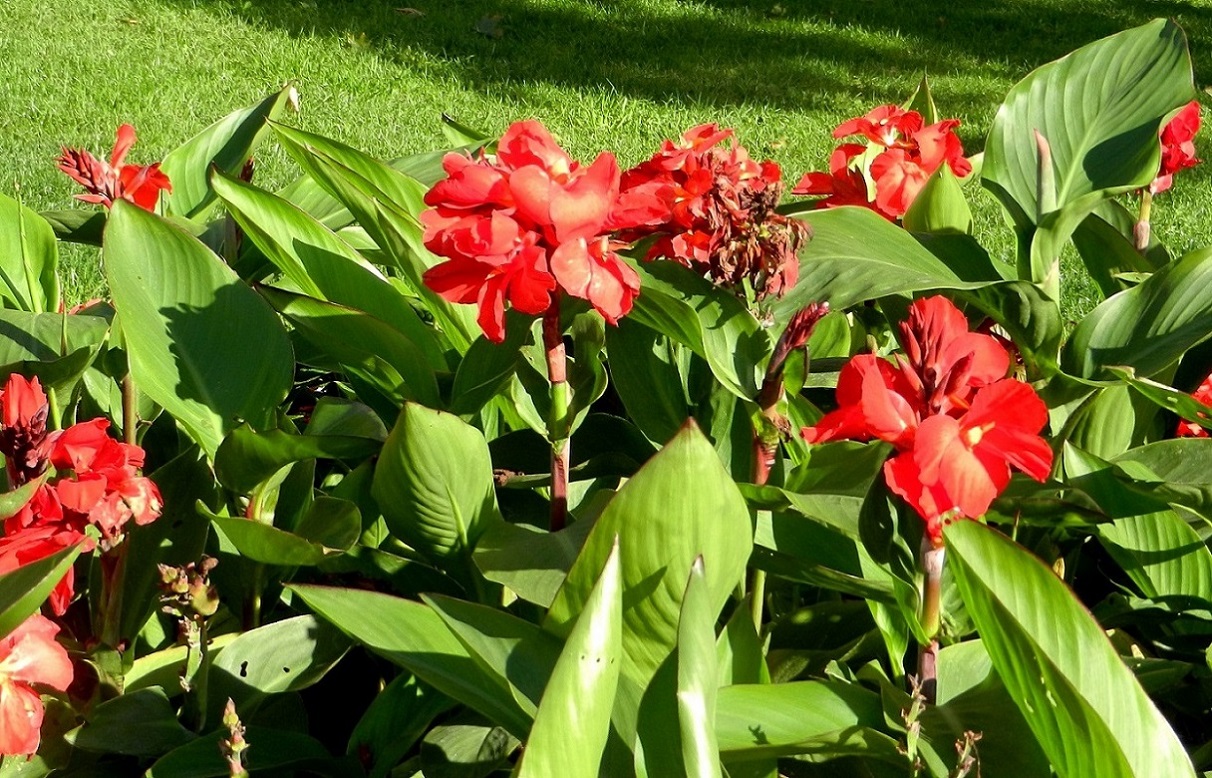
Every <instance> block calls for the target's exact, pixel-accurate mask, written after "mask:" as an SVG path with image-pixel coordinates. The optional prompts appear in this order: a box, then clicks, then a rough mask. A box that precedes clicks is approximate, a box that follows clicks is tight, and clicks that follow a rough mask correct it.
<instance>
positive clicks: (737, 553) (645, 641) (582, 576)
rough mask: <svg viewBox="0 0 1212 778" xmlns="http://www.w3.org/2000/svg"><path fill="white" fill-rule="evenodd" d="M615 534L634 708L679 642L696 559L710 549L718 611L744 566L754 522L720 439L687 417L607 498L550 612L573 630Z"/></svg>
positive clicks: (563, 630) (628, 694)
mask: <svg viewBox="0 0 1212 778" xmlns="http://www.w3.org/2000/svg"><path fill="white" fill-rule="evenodd" d="M691 486H692V487H693V488H691ZM616 536H617V537H618V545H619V556H620V564H621V572H622V580H623V638H622V639H623V654H624V659H623V667H622V673H623V678H624V679H625V681H626V685H624V682H620V696H621V697H622V700H623V705H624V708H625V709H630V710H634V708H635V706H636V705H638V702H639V696H640V694H641V693H642V690H643V689H644V687H645V686H647V684H648V681H649V680H650V679H651V678H652V676H653V674H654V673H655V672H656V670H657V668H658V667H660V666H661V664H662V663H663V662H664V661H665V659H666V657H668V656H669V654H670V653H671V652H672V651H673V648H674V645H675V644H676V642H677V625H678V620H679V616H680V613H681V602H682V597H683V594H684V592H685V586H686V581H687V579H688V578H689V575H690V568H691V565H693V564H694V560H695V559H696V558H697V557H699V556H702V557H703V565H704V569H705V571H706V589H707V596H706V598H707V601H708V603H709V605H708V609H709V610H712V611H713V612H716V613H718V612H719V610H720V609H721V608H722V607H723V605H724V602H725V601H726V600H727V599H728V597H729V595H730V593H731V592H732V591H733V590H734V588H735V587H736V585H737V584H738V582H739V581H740V579H741V576H742V575H743V574H744V570H745V565H746V563H747V562H748V560H749V553H750V550H751V549H752V547H753V525H752V523H751V520H750V518H749V511H748V509H747V508H746V506H745V502H744V500H743V499H742V497H741V495H740V492H739V491H738V490H737V488H736V485H735V484H734V483H733V482H732V479H731V478H729V477H728V474H727V472H726V471H725V470H724V468H723V465H722V464H721V463H720V460H719V457H718V456H716V453H715V451H714V449H713V448H712V447H711V444H710V443H709V442H708V441H707V439H706V438H704V437H703V434H702V433H701V432H699V430H698V428H697V427H696V426H695V425H694V424H693V423H687V425H686V426H685V427H684V428H683V429H682V431H681V432H679V433H678V434H677V436H675V437H674V438H673V440H671V441H670V442H669V443H668V445H666V446H665V448H663V449H662V450H661V451H660V452H659V453H658V454H657V455H656V456H654V457H653V458H652V459H650V460H649V461H648V463H647V464H645V465H644V466H643V467H642V468H641V469H640V470H639V472H637V473H636V474H635V475H634V476H633V477H632V478H631V479H630V480H629V481H628V482H627V483H626V484H624V485H623V487H622V489H620V490H619V492H618V494H617V495H615V497H614V498H613V499H612V500H611V501H610V503H609V504H608V505H607V506H606V510H605V511H603V513H602V515H601V516H600V517H599V518H598V520H597V523H596V524H595V525H594V528H593V531H592V532H591V533H590V535H589V538H588V539H587V540H586V542H585V547H584V548H583V549H582V551H581V554H580V556H579V557H577V561H576V562H575V563H574V564H573V566H572V569H571V570H570V571H569V573H568V578H567V580H566V581H565V583H564V586H563V587H562V588H561V589H560V591H559V594H558V595H557V596H556V599H555V602H554V604H553V605H552V607H551V610H550V611H549V612H548V616H547V623H546V625H547V626H548V627H549V628H551V629H553V630H555V631H556V632H557V633H559V634H563V635H566V634H568V632H569V630H570V629H571V627H572V624H573V622H574V620H575V619H576V617H577V614H579V613H580V612H581V610H582V608H584V606H585V603H586V601H587V600H588V599H589V594H590V591H591V590H592V587H593V582H594V581H595V580H596V578H597V574H598V571H599V570H601V569H602V567H603V566H604V565H605V560H606V558H607V557H608V556H609V555H610V553H611V549H612V548H613V547H614V544H615V537H616ZM616 723H617V722H616Z"/></svg>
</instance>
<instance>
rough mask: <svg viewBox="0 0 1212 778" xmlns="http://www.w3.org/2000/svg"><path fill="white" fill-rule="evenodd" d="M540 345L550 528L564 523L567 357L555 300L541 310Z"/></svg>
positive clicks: (567, 406)
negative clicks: (547, 392) (547, 390)
mask: <svg viewBox="0 0 1212 778" xmlns="http://www.w3.org/2000/svg"><path fill="white" fill-rule="evenodd" d="M543 349H544V351H545V353H546V356H547V377H548V378H549V379H550V380H551V412H550V414H549V415H548V418H547V435H548V438H550V440H551V525H550V526H551V531H552V532H556V531H558V530H561V529H563V528H564V526H565V525H566V524H567V523H568V461H569V440H568V434H569V427H570V426H571V425H570V419H569V418H568V414H569V407H570V402H569V391H568V358H567V354H566V353H565V351H564V333H563V330H561V328H560V304H559V300H558V299H557V300H553V301H552V303H551V307H550V308H548V309H547V312H546V313H545V314H543Z"/></svg>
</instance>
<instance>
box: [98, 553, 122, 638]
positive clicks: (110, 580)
mask: <svg viewBox="0 0 1212 778" xmlns="http://www.w3.org/2000/svg"><path fill="white" fill-rule="evenodd" d="M126 549H127V544H126V543H120V544H119V545H118V546H117V547H115V548H111V549H109V550H108V551H104V552H102V554H101V595H100V597H99V598H98V599H99V602H98V607H97V610H98V614H97V616H98V620H99V621H100V622H101V623H100V625H99V628H98V629H97V637H99V638H100V639H101V642H102V644H104V645H107V646H109V647H110V648H113V649H116V650H118V651H122V650H124V646H122V645H121V644H122V642H123V640H122V634H121V633H122V588H123V586H124V585H125V581H126V556H127V554H126Z"/></svg>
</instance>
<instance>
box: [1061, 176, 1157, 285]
mask: <svg viewBox="0 0 1212 778" xmlns="http://www.w3.org/2000/svg"><path fill="white" fill-rule="evenodd" d="M1124 222H1127V223H1126V224H1125V223H1124ZM1134 222H1135V217H1133V216H1132V215H1131V214H1129V213H1128V212H1127V210H1126V209H1125V208H1124V207H1123V206H1122V205H1120V204H1119V203H1118V202H1116V201H1114V200H1107V201H1106V202H1103V203H1101V204H1100V205H1099V207H1098V208H1097V209H1095V211H1094V212H1093V213H1091V214H1090V215H1089V216H1087V217H1086V218H1085V219H1083V220H1082V222H1081V224H1080V225H1078V227H1077V229H1076V230H1074V231H1073V245H1074V247H1075V248H1076V249H1077V253H1078V255H1079V256H1081V258H1082V262H1084V263H1085V264H1086V270H1087V271H1089V273H1090V279H1091V280H1093V281H1094V283H1095V284H1097V285H1098V288H1099V291H1100V292H1102V294H1103V297H1110V296H1111V295H1113V294H1116V293H1117V292H1121V291H1123V290H1124V289H1126V288H1127V284H1125V283H1124V282H1123V281H1122V280H1121V279H1120V278H1118V277H1117V276H1118V275H1119V274H1121V273H1151V272H1153V271H1154V270H1156V269H1158V268H1160V267H1162V266H1164V265H1165V264H1166V263H1167V262H1168V261H1169V257H1167V256H1165V248H1164V247H1162V246H1161V245H1160V244H1157V243H1154V244H1153V246H1152V247H1151V250H1150V251H1146V252H1145V253H1142V252H1140V251H1138V250H1137V248H1136V244H1135V243H1134V241H1133V235H1132V225H1133V223H1134ZM1125 228H1126V229H1125Z"/></svg>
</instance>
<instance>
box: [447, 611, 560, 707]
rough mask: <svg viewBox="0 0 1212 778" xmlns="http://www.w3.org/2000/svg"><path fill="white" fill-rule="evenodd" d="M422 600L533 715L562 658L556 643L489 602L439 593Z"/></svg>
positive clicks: (471, 654)
mask: <svg viewBox="0 0 1212 778" xmlns="http://www.w3.org/2000/svg"><path fill="white" fill-rule="evenodd" d="M424 600H425V602H426V603H427V604H428V605H429V607H430V608H432V609H433V611H434V612H435V613H437V614H438V615H439V616H441V617H442V621H444V622H445V623H446V627H447V628H448V629H449V630H450V631H451V633H452V634H453V635H454V636H455V637H457V638H458V639H459V642H461V643H462V644H463V646H464V647H465V648H466V649H467V653H468V654H469V655H470V656H471V658H472V659H474V660H475V661H476V663H477V664H478V665H480V667H482V668H483V669H484V670H485V672H487V673H489V674H491V675H492V676H493V677H494V678H495V679H496V680H497V682H498V684H499V685H501V686H502V687H503V688H505V689H506V690H508V691H509V692H510V693H511V694H512V695H513V698H514V699H515V700H517V703H518V706H519V707H521V708H522V710H524V711H526V714H527V715H528V716H534V715H535V711H536V710H538V707H539V700H540V698H541V697H542V696H543V689H544V688H545V687H546V686H547V682H548V678H550V677H551V673H552V670H553V668H554V667H555V665H556V660H557V659H558V658H559V656H560V649H561V648H562V646H561V645H560V641H559V640H558V639H556V638H555V637H554V636H553V635H552V634H551V633H550V632H546V631H544V630H543V629H542V628H541V627H539V626H538V625H536V624H533V623H531V622H529V621H525V620H523V619H520V618H518V617H517V616H514V615H512V614H509V613H505V612H503V611H500V610H498V609H496V608H493V607H491V606H488V605H479V604H476V603H470V602H465V601H463V600H458V599H455V598H453V597H443V596H441V595H432V596H426V597H424Z"/></svg>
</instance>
